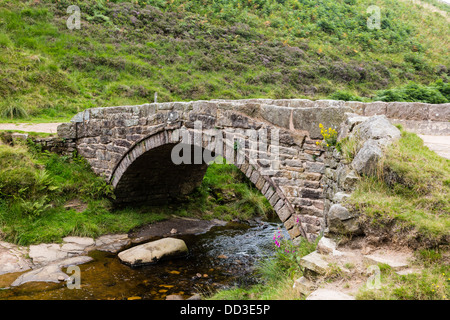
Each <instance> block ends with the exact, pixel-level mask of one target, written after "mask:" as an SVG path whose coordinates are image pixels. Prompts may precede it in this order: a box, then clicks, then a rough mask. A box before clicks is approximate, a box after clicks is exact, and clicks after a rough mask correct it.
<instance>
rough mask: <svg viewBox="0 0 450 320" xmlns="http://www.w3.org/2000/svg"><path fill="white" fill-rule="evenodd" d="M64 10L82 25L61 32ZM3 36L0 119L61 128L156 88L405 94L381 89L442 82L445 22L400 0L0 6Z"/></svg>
mask: <svg viewBox="0 0 450 320" xmlns="http://www.w3.org/2000/svg"><path fill="white" fill-rule="evenodd" d="M72 4H78V6H79V7H80V10H81V20H82V21H81V29H80V30H76V29H74V30H69V29H67V27H66V20H67V18H68V17H69V15H68V14H67V12H66V9H67V7H68V6H69V5H72ZM369 5H378V6H379V7H380V8H381V13H382V20H381V29H379V30H370V29H368V28H367V26H366V21H367V18H368V17H369V15H370V14H368V13H367V12H366V9H367V7H368V6H369ZM442 7H445V8H447V6H446V5H443V4H441V5H440V8H441V9H442ZM0 35H1V36H0V79H2V81H0V95H1V96H2V99H1V101H0V118H2V121H11V117H12V118H13V119H19V121H23V120H26V121H30V120H31V121H36V119H38V120H39V121H47V122H48V121H67V119H68V118H70V117H71V116H72V115H74V114H75V113H76V112H78V111H82V110H84V109H86V108H91V107H106V106H113V105H130V104H141V103H147V102H149V101H153V94H154V92H158V97H159V101H161V102H162V101H187V100H198V99H214V98H224V99H225V98H226V99H230V98H231V99H240V98H264V97H268V98H312V99H320V98H327V97H330V96H331V97H334V98H337V99H363V100H371V99H373V98H375V97H377V99H378V98H379V99H387V98H386V97H388V98H390V99H397V98H398V99H404V98H405V96H404V95H402V94H391V93H388V94H381V91H380V90H388V89H392V88H398V87H403V86H404V85H406V84H407V83H409V82H410V81H414V82H415V83H417V84H418V85H429V84H430V83H431V84H434V83H435V81H436V80H439V79H442V80H443V81H444V82H448V79H449V71H448V70H449V65H450V63H449V56H448V41H447V39H448V37H449V25H448V23H447V21H446V20H445V18H443V17H442V16H441V15H439V14H436V13H433V12H431V11H428V10H427V9H423V8H422V7H420V6H415V5H411V4H410V3H408V2H403V1H396V0H377V1H367V0H339V1H333V0H323V1H320V2H317V1H314V0H283V1H282V0H254V1H249V0H233V1H228V0H220V1H202V0H191V1H182V0H173V1H160V0H139V1H136V2H127V1H121V0H116V1H109V2H107V1H103V0H96V1H94V0H89V1H68V0H60V1H51V0H41V1H26V2H23V1H9V0H8V1H7V0H1V1H0ZM380 94H381V95H380ZM435 95H436V92H434V93H433V94H431V96H430V94H428V93H427V94H426V95H425V96H426V97H428V98H429V99H431V100H432V101H433V102H439V101H442V99H441V97H439V98H438V99H436V97H435ZM419 98H420V99H423V95H421V96H420V97H415V98H414V99H419ZM431 100H430V101H431Z"/></svg>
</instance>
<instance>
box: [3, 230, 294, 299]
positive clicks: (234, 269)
mask: <svg viewBox="0 0 450 320" xmlns="http://www.w3.org/2000/svg"><path fill="white" fill-rule="evenodd" d="M280 229H281V230H283V232H284V233H285V235H286V236H287V232H286V231H285V230H284V228H283V227H282V223H281V222H280V221H278V222H267V221H259V222H258V221H252V222H248V223H237V222H230V223H228V224H227V225H225V226H214V227H212V228H211V229H210V230H209V231H207V232H205V233H202V234H195V235H182V236H179V237H178V238H180V239H183V240H184V241H185V242H186V244H187V246H188V248H189V255H188V256H187V257H185V258H179V259H173V260H168V261H161V262H159V263H158V264H155V265H148V266H142V267H138V268H131V267H129V266H126V265H124V264H122V263H121V262H120V260H119V258H118V257H117V254H112V253H109V252H103V251H92V252H90V253H89V255H90V256H91V257H92V258H94V260H93V261H91V262H89V263H86V264H83V265H80V266H79V267H80V270H81V273H80V274H81V288H79V289H69V288H68V287H67V285H66V284H65V283H42V282H34V283H25V284H23V285H21V286H19V287H14V288H9V289H2V290H0V300H8V299H11V300H19V299H27V300H44V299H45V300H98V299H100V300H124V299H146V300H165V299H166V297H167V296H168V295H179V296H182V297H183V298H184V299H187V298H189V297H191V296H193V295H195V294H200V295H208V294H211V293H214V292H215V291H217V290H219V289H225V288H230V287H233V286H240V287H242V286H247V285H251V284H255V283H257V281H258V279H257V276H256V275H255V272H254V267H255V264H256V263H257V262H258V261H260V260H261V259H264V258H267V257H268V256H270V254H271V253H272V252H273V251H274V244H273V235H274V234H275V233H276V232H278V230H280ZM63 271H66V270H65V269H63ZM68 274H69V275H70V273H68Z"/></svg>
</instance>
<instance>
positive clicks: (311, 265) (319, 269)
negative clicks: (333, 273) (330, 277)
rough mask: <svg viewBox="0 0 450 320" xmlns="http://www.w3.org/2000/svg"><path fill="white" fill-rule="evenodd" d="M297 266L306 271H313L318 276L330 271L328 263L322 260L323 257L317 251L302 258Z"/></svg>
mask: <svg viewBox="0 0 450 320" xmlns="http://www.w3.org/2000/svg"><path fill="white" fill-rule="evenodd" d="M299 264H300V265H301V266H302V267H305V268H306V269H309V270H311V271H314V272H316V273H318V274H326V273H327V271H328V270H329V269H330V267H329V266H328V262H327V261H325V260H324V257H323V256H322V255H321V254H320V253H318V252H317V251H313V252H311V253H310V254H308V255H306V256H304V257H302V258H301V259H300V262H299Z"/></svg>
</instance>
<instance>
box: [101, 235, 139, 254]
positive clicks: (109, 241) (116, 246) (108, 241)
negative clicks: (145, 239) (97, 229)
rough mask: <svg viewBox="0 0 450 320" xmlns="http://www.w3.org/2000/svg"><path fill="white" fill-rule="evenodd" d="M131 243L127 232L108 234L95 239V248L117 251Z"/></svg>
mask: <svg viewBox="0 0 450 320" xmlns="http://www.w3.org/2000/svg"><path fill="white" fill-rule="evenodd" d="M130 243H131V239H130V238H129V237H128V234H109V235H104V236H101V237H99V238H98V239H97V240H95V250H100V251H107V252H111V253H117V252H119V251H120V250H122V249H123V248H124V247H126V246H128V245H129V244H130Z"/></svg>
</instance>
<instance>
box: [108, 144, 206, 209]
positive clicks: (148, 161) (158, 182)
mask: <svg viewBox="0 0 450 320" xmlns="http://www.w3.org/2000/svg"><path fill="white" fill-rule="evenodd" d="M175 145H176V144H173V143H169V144H165V145H162V146H159V147H156V148H154V149H151V150H149V151H147V152H145V153H143V154H142V155H141V156H139V157H138V158H137V159H136V160H135V161H134V162H133V163H131V164H130V165H129V166H128V168H127V170H126V171H125V172H124V174H123V175H122V177H121V179H120V181H119V182H118V184H117V186H116V187H115V195H116V200H115V202H116V204H118V205H127V204H150V205H159V204H165V203H169V202H172V201H175V200H177V199H179V198H180V197H181V196H184V195H187V194H189V193H191V192H192V191H193V190H194V189H195V188H196V187H198V186H200V184H201V183H202V180H203V177H204V175H205V173H206V170H207V168H208V164H207V163H205V162H204V161H202V163H201V164H194V162H193V161H192V162H191V164H184V163H182V164H178V165H176V164H174V163H173V161H172V159H171V152H172V149H173V147H174V146H175Z"/></svg>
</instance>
